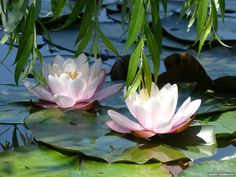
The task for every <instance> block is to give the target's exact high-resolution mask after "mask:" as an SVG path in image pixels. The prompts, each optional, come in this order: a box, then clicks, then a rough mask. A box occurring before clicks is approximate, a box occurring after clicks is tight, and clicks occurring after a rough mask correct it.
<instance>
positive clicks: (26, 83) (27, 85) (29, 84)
mask: <svg viewBox="0 0 236 177" xmlns="http://www.w3.org/2000/svg"><path fill="white" fill-rule="evenodd" d="M23 83H24V85H25V87H26V88H27V90H28V91H29V92H30V93H32V94H33V95H34V96H36V97H38V98H39V99H41V100H42V99H43V98H42V97H41V96H40V95H39V94H38V93H37V92H36V91H35V90H34V89H33V88H34V86H33V85H32V84H31V83H30V82H29V81H28V80H23Z"/></svg>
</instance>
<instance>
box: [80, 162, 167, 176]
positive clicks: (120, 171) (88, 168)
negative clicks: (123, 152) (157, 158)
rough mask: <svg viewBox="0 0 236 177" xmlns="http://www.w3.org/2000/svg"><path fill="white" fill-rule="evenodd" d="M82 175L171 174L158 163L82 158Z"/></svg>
mask: <svg viewBox="0 0 236 177" xmlns="http://www.w3.org/2000/svg"><path fill="white" fill-rule="evenodd" d="M81 172H82V174H83V177H94V176H96V177H110V176H111V174H112V176H113V177H130V176H132V177H143V176H148V177H156V176H160V177H168V176H171V174H170V173H169V172H168V170H167V169H166V168H165V167H163V166H162V164H160V163H153V164H145V165H137V164H119V163H115V164H108V163H103V162H95V161H88V160H83V161H82V163H81Z"/></svg>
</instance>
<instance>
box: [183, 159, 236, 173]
mask: <svg viewBox="0 0 236 177" xmlns="http://www.w3.org/2000/svg"><path fill="white" fill-rule="evenodd" d="M235 166H236V158H235V157H233V158H230V159H228V160H220V161H206V162H202V163H200V164H197V165H193V166H192V167H190V168H188V169H186V170H184V171H182V172H181V173H180V175H179V176H180V177H186V176H201V177H208V176H235V173H236V170H235Z"/></svg>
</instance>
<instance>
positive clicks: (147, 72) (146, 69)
mask: <svg viewBox="0 0 236 177" xmlns="http://www.w3.org/2000/svg"><path fill="white" fill-rule="evenodd" d="M143 75H144V76H143V77H144V83H145V86H146V88H147V90H148V94H149V96H150V93H151V88H152V72H151V68H150V66H149V63H148V59H147V56H146V55H145V54H143Z"/></svg>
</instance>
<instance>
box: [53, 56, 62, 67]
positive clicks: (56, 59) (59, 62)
mask: <svg viewBox="0 0 236 177" xmlns="http://www.w3.org/2000/svg"><path fill="white" fill-rule="evenodd" d="M64 62H65V59H64V58H63V57H62V56H60V55H57V56H56V57H55V59H54V62H53V63H54V64H57V65H58V66H60V68H62V67H63V64H64Z"/></svg>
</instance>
